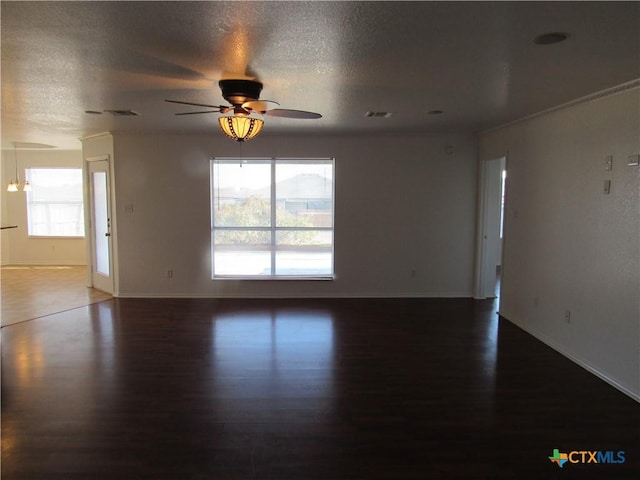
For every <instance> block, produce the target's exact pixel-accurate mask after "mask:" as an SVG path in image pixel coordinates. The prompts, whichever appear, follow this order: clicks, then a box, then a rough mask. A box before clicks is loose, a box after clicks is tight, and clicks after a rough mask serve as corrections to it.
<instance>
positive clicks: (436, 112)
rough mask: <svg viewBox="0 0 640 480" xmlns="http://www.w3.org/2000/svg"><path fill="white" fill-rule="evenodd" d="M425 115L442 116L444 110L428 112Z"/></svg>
mask: <svg viewBox="0 0 640 480" xmlns="http://www.w3.org/2000/svg"><path fill="white" fill-rule="evenodd" d="M427 113H428V114H429V115H442V114H443V113H444V110H429V111H428V112H427Z"/></svg>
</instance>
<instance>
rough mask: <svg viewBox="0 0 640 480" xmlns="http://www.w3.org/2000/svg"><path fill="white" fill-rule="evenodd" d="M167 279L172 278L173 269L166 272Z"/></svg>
mask: <svg viewBox="0 0 640 480" xmlns="http://www.w3.org/2000/svg"><path fill="white" fill-rule="evenodd" d="M167 278H173V268H170V269H169V270H167Z"/></svg>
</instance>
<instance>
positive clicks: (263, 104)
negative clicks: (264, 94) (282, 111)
mask: <svg viewBox="0 0 640 480" xmlns="http://www.w3.org/2000/svg"><path fill="white" fill-rule="evenodd" d="M278 105H280V104H279V103H278V102H274V101H273V100H250V101H248V102H244V103H243V104H242V108H244V109H245V110H249V111H250V112H255V113H262V114H264V113H265V112H266V111H267V110H271V109H273V108H275V107H277V106H278Z"/></svg>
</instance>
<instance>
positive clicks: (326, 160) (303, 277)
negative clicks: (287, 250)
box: [209, 157, 336, 280]
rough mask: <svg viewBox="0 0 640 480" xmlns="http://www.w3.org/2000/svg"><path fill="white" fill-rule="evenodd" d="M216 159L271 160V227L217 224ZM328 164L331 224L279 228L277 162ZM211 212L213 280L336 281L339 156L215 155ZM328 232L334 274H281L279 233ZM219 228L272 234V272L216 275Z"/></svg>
mask: <svg viewBox="0 0 640 480" xmlns="http://www.w3.org/2000/svg"><path fill="white" fill-rule="evenodd" d="M216 162H223V163H240V162H243V163H251V162H253V163H269V164H270V166H271V182H270V184H271V194H270V201H271V202H270V205H271V221H270V226H268V227H221V226H216V225H215V217H214V215H215V212H214V210H215V208H214V204H215V202H214V190H215V189H214V185H215V171H214V170H215V165H216ZM313 162H316V163H328V164H330V165H331V173H332V175H331V177H332V178H331V192H332V196H331V227H316V226H314V227H278V226H277V225H276V221H275V220H276V181H275V179H276V164H278V163H282V164H294V163H300V164H304V163H313ZM210 194H211V197H210V202H209V204H210V211H211V278H212V280H333V279H335V199H336V190H335V159H334V158H304V157H300V158H298V157H296V158H283V157H271V158H268V157H252V158H239V157H213V158H211V159H210ZM305 230H307V231H327V232H330V233H331V272H330V273H326V274H325V273H322V274H318V273H314V274H295V275H289V274H277V273H275V271H276V270H275V269H276V252H277V251H278V246H277V244H276V238H277V233H278V232H283V231H305ZM216 231H263V232H269V233H270V238H271V241H270V245H269V247H270V252H271V274H270V275H243V274H233V275H231V274H229V275H221V274H217V275H216V274H215V248H216V247H215V233H216Z"/></svg>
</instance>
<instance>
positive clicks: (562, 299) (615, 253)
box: [480, 89, 640, 400]
mask: <svg viewBox="0 0 640 480" xmlns="http://www.w3.org/2000/svg"><path fill="white" fill-rule="evenodd" d="M638 105H640V91H639V90H638V89H634V90H630V91H626V92H623V93H618V94H615V95H611V96H608V97H604V98H599V99H597V100H592V101H590V102H588V103H582V104H579V105H577V106H573V107H571V108H567V109H563V110H558V111H555V112H552V113H547V114H544V115H541V116H538V117H535V118H532V119H529V120H526V121H522V122H520V123H517V124H514V125H511V126H508V127H505V128H502V129H499V130H496V131H492V132H488V133H485V134H483V135H481V139H480V159H481V160H485V159H490V158H496V157H499V156H501V155H505V154H508V161H507V172H508V176H507V188H506V190H507V192H506V195H507V198H506V222H505V244H504V255H503V262H504V263H503V267H502V269H503V270H502V274H503V277H502V279H503V282H502V290H501V304H500V313H501V315H503V316H504V317H506V318H507V319H509V320H511V321H512V322H514V323H516V324H517V325H519V326H521V327H522V328H524V329H525V330H527V331H529V332H530V333H532V334H534V335H535V336H537V337H538V338H540V339H542V340H543V341H545V342H546V343H548V344H549V345H551V346H553V347H554V348H556V349H558V350H559V351H561V352H562V353H564V354H565V355H567V356H569V357H570V358H572V359H574V360H575V361H577V362H578V363H580V364H581V365H583V366H584V367H586V368H588V369H590V370H591V371H593V372H594V373H596V374H598V375H600V376H602V377H603V378H605V379H606V380H607V381H609V382H610V383H612V384H614V385H616V386H617V387H618V388H620V389H621V390H623V391H625V392H626V393H628V394H629V395H631V396H633V397H634V398H636V399H639V400H640V350H639V349H640V302H639V298H640V278H639V277H640V260H639V258H640V198H639V191H640V168H639V167H630V166H627V157H628V156H629V155H633V154H638V153H640V135H639V132H640V118H639V117H640V110H639V109H638ZM607 155H613V156H614V164H613V170H612V171H611V172H607V171H605V169H604V163H605V158H606V156H607ZM606 179H609V180H611V193H610V194H609V195H605V194H603V183H604V181H605V180H606ZM565 311H570V321H569V322H567V321H566V320H565ZM558 381H562V379H559V380H558Z"/></svg>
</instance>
